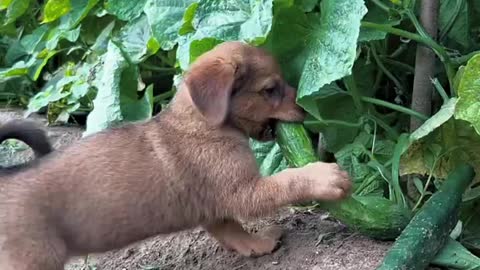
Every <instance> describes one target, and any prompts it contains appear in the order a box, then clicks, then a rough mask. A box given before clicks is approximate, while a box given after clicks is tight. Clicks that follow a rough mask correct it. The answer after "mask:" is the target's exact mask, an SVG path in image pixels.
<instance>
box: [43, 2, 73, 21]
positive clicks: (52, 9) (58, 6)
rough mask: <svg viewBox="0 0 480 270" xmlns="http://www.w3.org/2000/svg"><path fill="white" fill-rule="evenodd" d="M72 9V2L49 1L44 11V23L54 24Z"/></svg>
mask: <svg viewBox="0 0 480 270" xmlns="http://www.w3.org/2000/svg"><path fill="white" fill-rule="evenodd" d="M71 9H72V6H71V3H70V0H48V2H47V3H46V4H45V7H44V9H43V23H48V22H53V21H55V20H57V19H58V18H60V17H62V16H63V15H65V14H67V13H68V12H69V11H70V10H71Z"/></svg>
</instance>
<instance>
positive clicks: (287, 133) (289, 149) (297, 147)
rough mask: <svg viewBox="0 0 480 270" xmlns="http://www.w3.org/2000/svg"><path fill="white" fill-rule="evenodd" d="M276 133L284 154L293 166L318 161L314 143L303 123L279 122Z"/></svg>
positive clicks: (301, 165)
mask: <svg viewBox="0 0 480 270" xmlns="http://www.w3.org/2000/svg"><path fill="white" fill-rule="evenodd" d="M275 134H276V137H277V142H278V145H279V146H280V149H281V150H282V153H283V156H284V157H285V159H286V160H287V162H288V164H289V165H290V166H291V167H295V168H299V167H303V166H305V165H307V164H308V163H312V162H316V161H318V158H317V155H316V154H315V151H314V150H313V144H312V141H311V140H310V137H309V136H308V134H307V131H306V130H305V128H304V127H303V125H302V124H298V123H278V124H277V127H276V130H275Z"/></svg>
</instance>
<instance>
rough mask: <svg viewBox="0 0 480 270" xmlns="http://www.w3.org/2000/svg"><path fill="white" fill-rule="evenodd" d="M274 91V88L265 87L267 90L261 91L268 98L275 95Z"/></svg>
mask: <svg viewBox="0 0 480 270" xmlns="http://www.w3.org/2000/svg"><path fill="white" fill-rule="evenodd" d="M275 91H276V87H275V86H272V87H267V88H265V89H263V92H265V94H267V95H269V96H273V95H274V94H275Z"/></svg>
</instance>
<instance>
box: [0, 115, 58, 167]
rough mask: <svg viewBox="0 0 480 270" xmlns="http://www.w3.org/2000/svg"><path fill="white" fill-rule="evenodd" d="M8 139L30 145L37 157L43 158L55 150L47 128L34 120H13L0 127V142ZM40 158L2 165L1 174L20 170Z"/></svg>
mask: <svg viewBox="0 0 480 270" xmlns="http://www.w3.org/2000/svg"><path fill="white" fill-rule="evenodd" d="M7 139H17V140H20V141H22V142H24V143H26V144H27V145H28V146H30V147H31V148H32V150H33V152H34V153H35V157H36V158H37V159H38V158H41V157H43V156H45V155H47V154H49V153H50V152H52V151H53V148H52V145H51V144H50V142H49V140H48V137H47V134H46V133H45V130H43V129H42V128H41V127H40V126H38V125H37V124H36V123H35V122H33V121H28V120H11V121H8V122H7V123H5V124H3V125H2V126H1V127H0V143H2V142H3V141H5V140H7ZM37 161H38V160H33V161H31V162H27V163H22V164H18V165H13V166H10V167H2V166H0V175H6V174H12V173H15V172H18V171H20V170H22V169H24V168H26V167H28V166H31V165H32V164H33V163H35V162H37Z"/></svg>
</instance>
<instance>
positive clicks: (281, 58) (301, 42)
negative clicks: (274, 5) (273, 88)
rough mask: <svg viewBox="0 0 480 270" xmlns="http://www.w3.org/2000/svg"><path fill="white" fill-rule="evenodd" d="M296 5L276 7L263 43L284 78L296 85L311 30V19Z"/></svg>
mask: <svg viewBox="0 0 480 270" xmlns="http://www.w3.org/2000/svg"><path fill="white" fill-rule="evenodd" d="M312 20H314V18H313V19H312V18H310V19H309V18H308V17H307V15H305V13H304V12H303V11H302V10H300V9H299V8H298V7H296V6H291V7H288V8H278V9H277V11H276V12H275V17H274V20H273V25H272V30H271V32H270V34H269V35H268V39H267V41H266V42H265V44H264V45H263V47H265V48H266V49H267V50H269V51H270V52H271V53H272V54H273V55H274V56H275V58H276V59H277V61H278V62H279V64H280V66H281V68H282V71H283V75H284V76H285V79H286V80H287V81H288V82H289V83H290V84H291V85H293V86H295V87H296V86H297V85H298V81H299V80H300V76H301V74H302V70H303V65H304V63H305V60H306V50H305V40H307V39H308V36H309V34H310V33H311V32H312V31H313V29H314V27H313V26H312V23H311V21H312Z"/></svg>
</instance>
